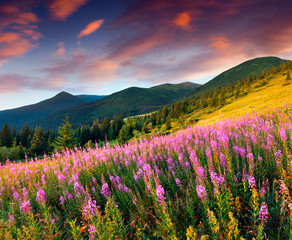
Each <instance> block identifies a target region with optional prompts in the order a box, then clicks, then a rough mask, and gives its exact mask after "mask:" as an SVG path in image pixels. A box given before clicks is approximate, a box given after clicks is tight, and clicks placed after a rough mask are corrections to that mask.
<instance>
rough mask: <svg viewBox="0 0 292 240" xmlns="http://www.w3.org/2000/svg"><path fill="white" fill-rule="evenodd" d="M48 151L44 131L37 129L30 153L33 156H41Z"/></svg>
mask: <svg viewBox="0 0 292 240" xmlns="http://www.w3.org/2000/svg"><path fill="white" fill-rule="evenodd" d="M46 149H47V141H46V139H45V137H44V132H43V129H42V128H41V127H36V128H35V131H34V134H33V137H32V140H31V147H30V153H31V155H32V156H41V155H43V154H44V152H45V150H46Z"/></svg>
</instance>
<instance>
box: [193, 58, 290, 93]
mask: <svg viewBox="0 0 292 240" xmlns="http://www.w3.org/2000/svg"><path fill="white" fill-rule="evenodd" d="M285 61H286V60H283V59H281V58H278V57H260V58H254V59H251V60H249V61H246V62H243V63H241V64H239V65H237V66H235V67H233V68H231V69H229V70H227V71H225V72H223V73H221V74H219V75H218V76H217V77H215V78H213V79H212V80H210V81H209V82H207V83H206V84H204V85H202V86H201V87H199V88H198V89H196V90H195V91H193V92H192V93H190V96H193V95H196V94H198V93H203V92H207V91H209V90H212V89H215V88H218V87H222V86H226V85H227V84H228V83H229V84H232V83H236V82H237V81H239V80H241V79H243V78H245V77H247V76H248V75H253V74H254V73H255V74H259V73H260V72H262V71H263V70H265V69H270V67H271V65H273V66H274V67H277V66H279V65H280V64H281V62H285Z"/></svg>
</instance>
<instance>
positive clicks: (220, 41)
mask: <svg viewBox="0 0 292 240" xmlns="http://www.w3.org/2000/svg"><path fill="white" fill-rule="evenodd" d="M210 40H211V44H210V47H212V48H214V49H216V50H224V49H228V48H230V47H231V44H230V42H229V40H228V39H227V38H226V37H224V36H212V37H211V38H210Z"/></svg>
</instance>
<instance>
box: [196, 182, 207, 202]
mask: <svg viewBox="0 0 292 240" xmlns="http://www.w3.org/2000/svg"><path fill="white" fill-rule="evenodd" d="M196 190H197V194H198V197H199V198H200V199H202V200H207V199H208V195H207V192H206V188H205V187H204V186H202V185H197V186H196Z"/></svg>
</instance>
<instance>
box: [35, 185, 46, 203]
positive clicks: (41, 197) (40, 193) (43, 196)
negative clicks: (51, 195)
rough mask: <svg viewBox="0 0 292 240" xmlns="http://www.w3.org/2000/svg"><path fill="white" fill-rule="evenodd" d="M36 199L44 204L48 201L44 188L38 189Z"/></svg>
mask: <svg viewBox="0 0 292 240" xmlns="http://www.w3.org/2000/svg"><path fill="white" fill-rule="evenodd" d="M36 201H37V202H38V203H40V204H43V203H44V202H45V201H46V193H45V191H44V190H43V189H41V190H39V191H37V197H36Z"/></svg>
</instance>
